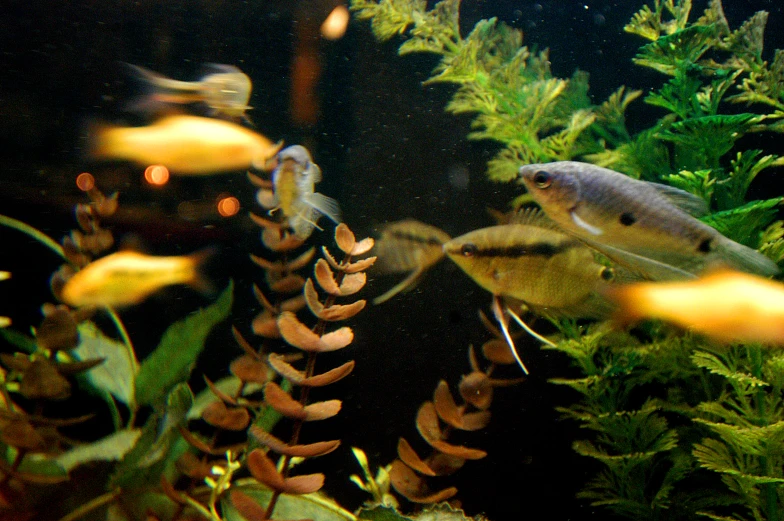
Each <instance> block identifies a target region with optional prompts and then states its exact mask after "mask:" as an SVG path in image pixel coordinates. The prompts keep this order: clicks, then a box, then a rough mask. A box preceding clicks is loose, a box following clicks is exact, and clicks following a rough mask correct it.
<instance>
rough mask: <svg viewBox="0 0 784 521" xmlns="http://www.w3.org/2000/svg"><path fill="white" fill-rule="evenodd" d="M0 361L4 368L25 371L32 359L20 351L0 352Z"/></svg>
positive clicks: (31, 363)
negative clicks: (11, 352)
mask: <svg viewBox="0 0 784 521" xmlns="http://www.w3.org/2000/svg"><path fill="white" fill-rule="evenodd" d="M0 361H1V362H3V365H4V366H6V368H8V369H10V370H12V371H19V372H24V371H27V370H28V369H29V368H30V366H31V365H33V361H32V360H30V358H28V357H27V356H25V355H23V354H22V353H14V354H9V353H0Z"/></svg>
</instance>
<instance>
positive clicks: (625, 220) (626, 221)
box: [620, 212, 637, 226]
mask: <svg viewBox="0 0 784 521" xmlns="http://www.w3.org/2000/svg"><path fill="white" fill-rule="evenodd" d="M620 221H621V224H622V225H624V226H631V225H632V224H634V223H636V222H637V218H636V217H634V215H632V214H631V213H629V212H623V213H622V214H621V219H620Z"/></svg>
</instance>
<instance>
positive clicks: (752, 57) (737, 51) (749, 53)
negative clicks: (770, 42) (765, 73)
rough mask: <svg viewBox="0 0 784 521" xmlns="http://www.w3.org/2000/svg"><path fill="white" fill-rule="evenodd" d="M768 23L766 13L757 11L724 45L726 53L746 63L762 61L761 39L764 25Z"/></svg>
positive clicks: (762, 42)
mask: <svg viewBox="0 0 784 521" xmlns="http://www.w3.org/2000/svg"><path fill="white" fill-rule="evenodd" d="M767 23H768V13H767V12H766V11H757V12H756V13H755V14H754V15H753V16H752V17H751V18H749V19H748V20H746V21H745V22H744V23H743V25H741V26H740V27H739V28H738V29H737V30H736V31H734V32H733V33H732V34H731V35H730V36H729V37H728V38H726V39H725V41H724V43H725V45H726V48H727V50H728V51H730V52H732V53H733V54H734V55H735V56H736V57H738V58H740V59H741V60H743V61H744V62H746V63H759V62H761V61H762V50H763V46H764V45H763V44H764V41H763V37H764V34H765V25H766V24H767Z"/></svg>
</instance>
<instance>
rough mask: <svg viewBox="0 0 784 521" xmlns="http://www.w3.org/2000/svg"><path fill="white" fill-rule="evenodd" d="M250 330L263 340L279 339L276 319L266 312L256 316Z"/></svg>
mask: <svg viewBox="0 0 784 521" xmlns="http://www.w3.org/2000/svg"><path fill="white" fill-rule="evenodd" d="M250 328H251V330H252V331H253V333H254V334H256V335H259V336H262V337H264V338H280V330H279V329H278V319H277V317H276V316H275V315H273V314H272V313H270V312H269V311H267V310H264V311H262V312H261V313H259V314H258V315H256V317H255V318H254V319H253V322H251V324H250Z"/></svg>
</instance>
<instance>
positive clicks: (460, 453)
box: [430, 441, 487, 459]
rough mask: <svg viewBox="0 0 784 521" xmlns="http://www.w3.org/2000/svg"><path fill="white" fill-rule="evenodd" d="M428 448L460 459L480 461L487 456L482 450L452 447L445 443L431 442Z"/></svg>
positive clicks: (460, 446) (458, 446)
mask: <svg viewBox="0 0 784 521" xmlns="http://www.w3.org/2000/svg"><path fill="white" fill-rule="evenodd" d="M430 446H431V447H433V448H434V449H436V450H437V451H439V452H443V453H444V454H448V455H449V456H455V457H457V458H462V459H482V458H484V457H485V456H487V452H485V451H483V450H479V449H472V448H470V447H464V446H462V445H452V444H451V443H447V442H445V441H432V442H430Z"/></svg>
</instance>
